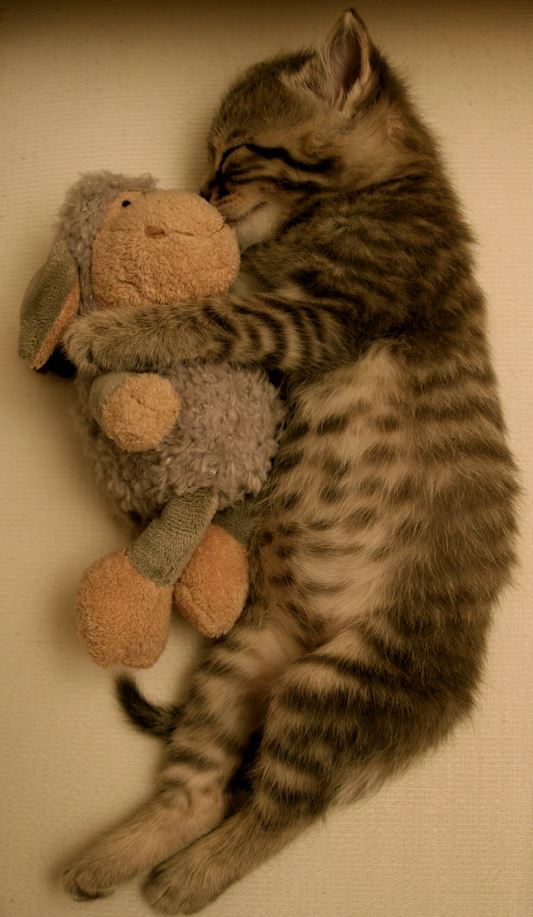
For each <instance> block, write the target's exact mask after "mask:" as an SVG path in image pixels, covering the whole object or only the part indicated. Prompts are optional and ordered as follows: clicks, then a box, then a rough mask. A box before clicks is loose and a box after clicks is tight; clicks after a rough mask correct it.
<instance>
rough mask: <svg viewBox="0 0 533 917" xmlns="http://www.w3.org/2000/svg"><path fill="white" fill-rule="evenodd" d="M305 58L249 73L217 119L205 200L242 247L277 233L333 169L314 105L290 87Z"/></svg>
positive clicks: (211, 140)
mask: <svg viewBox="0 0 533 917" xmlns="http://www.w3.org/2000/svg"><path fill="white" fill-rule="evenodd" d="M307 58H308V55H292V56H289V57H285V58H278V59H276V60H274V61H271V62H267V63H265V64H259V65H257V66H256V67H253V68H251V70H249V71H248V73H246V74H245V76H244V78H243V79H242V80H241V81H240V82H239V83H237V84H236V85H235V86H234V87H233V88H232V89H231V90H230V91H229V93H228V94H227V96H226V97H225V99H224V100H223V102H222V104H221V106H220V109H219V111H218V113H217V115H216V117H215V119H214V122H213V125H212V128H211V131H210V134H209V141H208V148H209V156H210V172H209V176H208V178H207V180H206V182H205V184H204V186H203V188H202V194H203V195H204V196H205V197H207V199H208V200H209V201H210V202H211V203H212V204H214V205H215V206H216V207H217V208H218V209H219V211H220V213H221V214H222V215H223V216H224V218H225V219H226V221H227V222H228V223H229V224H230V226H232V227H233V228H234V229H235V230H236V232H237V236H238V238H239V243H240V245H241V248H246V247H248V246H249V245H251V244H253V243H255V242H259V241H261V240H263V239H265V238H267V237H269V236H271V235H273V233H274V232H275V230H276V227H277V226H278V225H279V224H280V222H282V220H283V219H285V218H286V217H287V216H288V215H289V214H290V212H291V210H292V209H293V207H294V205H295V203H296V201H297V200H299V199H300V198H301V197H302V195H305V194H306V193H308V192H309V190H310V183H311V182H313V183H314V184H315V185H317V186H318V185H319V183H321V182H322V183H323V182H324V173H325V172H327V171H328V170H330V169H331V165H332V164H331V163H330V162H329V161H328V162H327V163H326V162H323V163H321V164H320V159H321V158H322V159H323V158H324V157H320V155H319V149H318V144H317V142H316V138H315V139H314V140H313V138H312V136H311V130H310V124H311V122H312V120H313V118H314V116H315V114H316V105H313V104H312V100H311V99H307V100H306V99H304V98H302V97H301V95H300V96H298V94H297V93H295V92H294V91H291V88H290V86H288V85H287V83H286V82H285V79H286V77H289V78H290V75H291V74H292V73H294V72H295V71H296V70H297V69H299V68H300V67H301V66H302V64H303V63H304V62H305V61H306V60H307ZM317 163H319V164H318V165H317Z"/></svg>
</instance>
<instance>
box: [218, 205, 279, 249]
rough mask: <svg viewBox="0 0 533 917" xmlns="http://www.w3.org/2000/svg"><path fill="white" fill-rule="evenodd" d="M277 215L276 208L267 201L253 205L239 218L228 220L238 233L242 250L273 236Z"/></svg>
mask: <svg viewBox="0 0 533 917" xmlns="http://www.w3.org/2000/svg"><path fill="white" fill-rule="evenodd" d="M276 216H277V213H276V208H275V207H274V206H273V205H272V204H270V203H267V202H266V201H265V202H263V203H261V204H257V205H256V206H255V207H252V209H251V210H249V211H248V213H245V214H243V216H241V217H239V219H238V220H233V221H229V220H228V223H229V225H230V226H231V227H232V229H234V230H235V232H236V234H237V240H238V242H239V248H240V249H241V251H244V249H245V248H249V247H250V246H251V245H256V243H257V242H263V241H264V240H265V239H268V238H269V237H270V236H272V235H273V233H274V230H275V228H276V225H277V219H276Z"/></svg>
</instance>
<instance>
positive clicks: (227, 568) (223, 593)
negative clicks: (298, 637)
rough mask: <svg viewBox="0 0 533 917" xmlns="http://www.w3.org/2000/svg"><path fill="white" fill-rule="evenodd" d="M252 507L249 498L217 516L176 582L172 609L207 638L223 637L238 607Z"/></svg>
mask: <svg viewBox="0 0 533 917" xmlns="http://www.w3.org/2000/svg"><path fill="white" fill-rule="evenodd" d="M256 504H257V501H255V500H253V499H249V500H246V501H241V502H240V503H238V504H236V505H235V506H232V507H229V508H228V509H226V510H224V511H222V512H220V513H217V515H216V516H215V520H214V522H215V524H213V525H211V526H210V527H209V528H208V530H207V532H206V533H205V536H204V538H203V539H202V541H201V542H200V544H199V545H198V547H197V548H196V550H195V552H194V554H193V555H192V557H191V559H190V561H189V563H188V564H187V566H186V567H185V570H184V571H183V573H182V575H181V577H180V579H179V580H178V582H177V583H176V588H175V590H174V601H175V603H176V606H177V608H178V609H179V611H180V612H181V614H182V615H183V617H184V618H186V619H187V620H188V621H190V623H191V624H192V625H193V626H194V627H196V628H197V630H199V631H200V632H201V633H203V634H205V636H207V637H220V636H222V634H226V633H228V631H229V630H231V628H232V627H233V625H234V624H235V621H236V620H237V618H238V617H239V615H240V614H241V612H242V610H243V608H244V605H245V602H246V596H247V594H248V579H249V575H248V547H249V545H250V541H251V537H252V535H253V532H254V531H255V530H256V526H257V521H256V515H257V506H256Z"/></svg>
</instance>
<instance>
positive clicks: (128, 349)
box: [63, 309, 148, 374]
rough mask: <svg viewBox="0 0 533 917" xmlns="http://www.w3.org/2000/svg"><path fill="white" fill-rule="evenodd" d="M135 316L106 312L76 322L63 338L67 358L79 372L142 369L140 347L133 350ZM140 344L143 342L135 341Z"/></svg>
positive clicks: (108, 310) (95, 372)
mask: <svg viewBox="0 0 533 917" xmlns="http://www.w3.org/2000/svg"><path fill="white" fill-rule="evenodd" d="M135 321H136V317H135V316H134V315H133V316H131V315H130V314H129V313H127V312H126V311H124V312H117V311H114V310H110V309H105V310H102V311H98V312H93V313H91V315H85V316H83V317H82V318H78V319H76V321H75V322H73V323H72V325H71V326H70V328H69V329H68V331H67V332H66V334H65V336H64V339H63V346H64V349H65V350H66V352H67V355H68V357H69V359H70V360H71V361H72V362H73V363H74V365H75V366H77V367H78V369H80V370H81V371H82V372H85V373H90V374H98V373H101V372H118V371H120V370H143V369H147V368H148V366H147V365H146V364H145V363H144V362H143V360H142V355H141V353H140V346H139V347H138V349H135V342H136V341H137V336H136V334H135ZM137 343H138V344H141V343H142V341H140V342H139V341H137Z"/></svg>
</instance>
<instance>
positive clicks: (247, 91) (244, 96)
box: [209, 51, 313, 151]
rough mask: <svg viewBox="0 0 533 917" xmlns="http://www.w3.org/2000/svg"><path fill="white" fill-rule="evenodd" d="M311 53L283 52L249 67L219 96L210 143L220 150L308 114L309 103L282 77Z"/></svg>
mask: <svg viewBox="0 0 533 917" xmlns="http://www.w3.org/2000/svg"><path fill="white" fill-rule="evenodd" d="M312 54H313V52H312V51H302V52H299V53H296V54H287V55H283V56H278V57H275V58H272V59H271V60H268V61H263V62H261V63H259V64H254V65H253V66H252V67H250V68H249V69H248V70H247V71H246V72H245V73H244V75H243V76H242V77H241V78H240V79H238V80H237V81H236V82H235V83H234V84H233V85H232V86H231V87H230V89H229V91H228V92H227V93H226V95H225V96H224V98H223V99H222V101H221V103H220V106H219V108H218V111H217V112H216V114H215V117H214V119H213V123H212V126H211V130H210V135H209V142H210V145H211V146H212V147H213V148H214V149H215V150H217V151H220V149H221V148H222V147H224V148H225V147H227V146H237V145H238V144H239V143H246V142H248V141H250V140H252V139H253V138H255V137H257V135H258V133H262V132H268V133H271V132H272V131H275V130H276V129H277V128H279V127H280V125H283V126H284V128H285V129H286V128H287V127H288V126H290V125H291V123H292V124H297V123H299V122H301V121H302V120H304V119H305V118H306V117H308V116H309V113H310V110H309V105H308V104H306V102H305V100H302V99H301V98H299V97H297V96H296V94H295V93H293V92H291V91H290V90H289V88H288V87H287V85H286V84H285V82H284V79H283V78H284V76H288V75H290V74H292V73H296V72H297V71H298V70H300V69H301V67H302V66H304V65H305V63H306V62H307V61H308V60H309V59H310V57H311V56H312Z"/></svg>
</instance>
